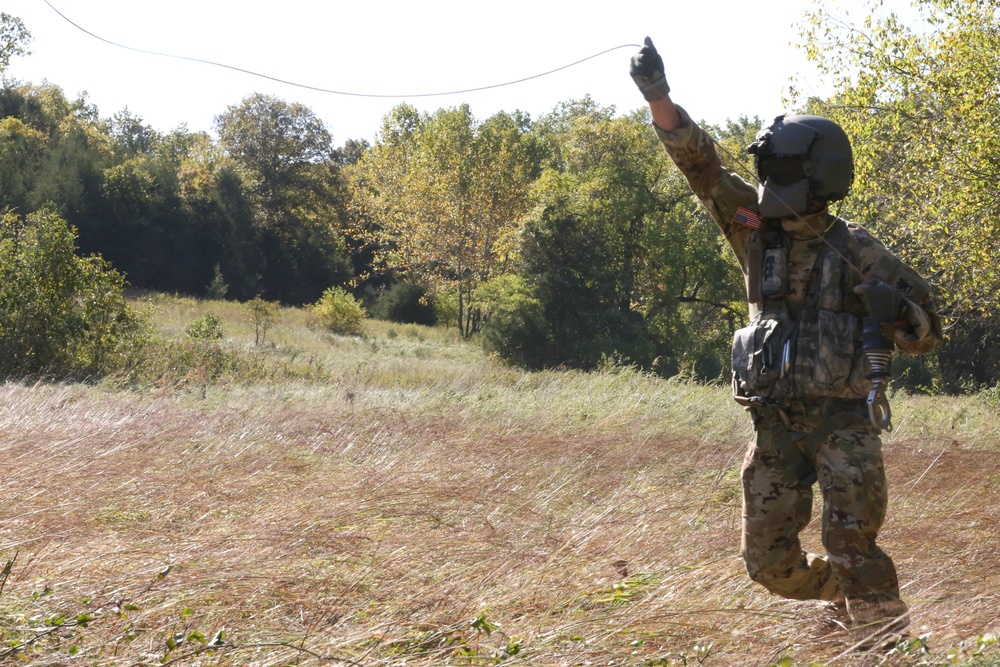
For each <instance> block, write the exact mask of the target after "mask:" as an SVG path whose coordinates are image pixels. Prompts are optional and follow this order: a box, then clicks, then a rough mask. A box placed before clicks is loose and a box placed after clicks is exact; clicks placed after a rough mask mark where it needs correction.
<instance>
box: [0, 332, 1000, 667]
mask: <svg viewBox="0 0 1000 667" xmlns="http://www.w3.org/2000/svg"><path fill="white" fill-rule="evenodd" d="M372 326H373V327H375V329H373V333H370V334H369V335H368V336H367V337H366V338H362V339H332V340H331V341H329V342H328V346H329V349H328V350H327V354H329V355H330V358H329V359H327V360H326V361H325V363H326V364H327V366H328V368H329V369H330V373H331V377H332V378H333V379H332V380H331V381H329V382H323V383H319V382H307V381H302V382H297V383H296V382H290V381H283V382H280V383H270V384H265V383H260V384H253V385H249V386H243V385H240V384H238V383H232V384H228V385H223V386H214V385H213V386H210V387H209V388H208V390H207V391H206V392H204V394H202V392H201V391H194V390H192V389H191V388H189V387H183V386H169V387H166V388H164V387H162V386H161V387H159V388H157V389H155V390H152V391H129V392H113V391H109V390H106V389H101V388H95V387H88V386H82V385H55V386H53V385H39V386H34V387H26V386H21V385H18V384H8V385H5V386H2V387H0V408H2V410H0V461H2V466H3V477H2V481H0V522H2V523H0V565H2V564H3V563H4V562H7V561H10V560H11V559H14V558H15V555H16V561H15V562H14V563H13V565H12V566H11V568H10V574H9V576H8V577H6V578H3V577H0V583H2V584H3V588H2V591H0V636H2V641H3V642H4V645H3V646H2V647H0V662H2V661H3V659H4V658H10V659H17V660H23V661H29V662H35V663H37V664H57V663H60V664H62V663H65V664H69V663H70V662H73V663H77V662H79V663H80V664H83V663H87V664H95V665H106V664H139V663H150V664H153V663H156V664H158V663H160V662H161V661H164V660H165V661H167V662H172V663H173V664H178V663H179V664H189V665H199V664H220V665H225V664H252V665H287V664H293V663H294V664H360V665H372V666H374V665H397V664H404V663H405V664H409V665H431V664H444V663H450V664H490V663H491V662H492V661H503V662H504V664H525V665H529V664H530V665H584V664H594V665H597V664H601V665H609V664H614V665H626V664H627V665H658V664H662V665H667V664H676V665H681V664H691V665H694V664H704V665H771V664H777V662H778V661H779V660H780V659H781V658H782V657H790V658H792V659H793V660H794V662H795V664H810V663H811V662H815V663H817V664H823V665H876V664H883V663H887V664H961V662H962V661H967V660H968V659H970V656H971V655H972V652H973V651H974V649H975V648H976V641H977V638H979V637H981V636H983V635H984V634H986V633H988V632H991V631H992V632H995V631H997V630H998V629H1000V604H998V600H1000V594H998V589H1000V577H998V575H997V573H996V565H997V562H998V561H997V549H998V548H1000V547H998V543H997V528H996V527H997V524H998V513H1000V510H998V508H997V504H996V503H995V502H994V500H993V499H994V498H995V496H996V492H997V489H998V487H1000V472H998V467H997V464H996V451H997V448H996V445H995V442H993V440H992V438H991V433H992V429H991V427H992V426H995V416H993V415H991V414H990V413H989V411H988V410H984V409H982V408H981V406H979V405H978V404H977V403H976V401H975V399H974V398H964V399H940V400H936V401H935V400H931V399H926V398H923V399H918V398H907V399H904V398H901V397H897V400H896V404H897V423H898V424H899V428H898V429H897V435H896V436H895V437H890V438H888V439H887V442H886V457H887V461H888V469H889V474H890V482H891V484H892V499H891V508H890V516H889V519H888V523H887V527H886V530H885V532H884V537H883V546H884V547H885V548H886V550H887V551H889V552H890V553H891V554H893V556H894V558H895V560H896V563H897V566H898V568H899V570H900V574H901V578H902V580H903V582H904V584H905V588H904V592H905V594H906V597H907V598H908V599H909V600H910V601H911V603H912V606H913V616H914V626H915V627H914V629H915V630H916V632H917V633H927V634H929V639H928V640H927V646H928V647H929V649H928V650H929V652H921V650H920V648H919V647H914V648H913V649H912V650H911V651H910V652H908V653H904V654H902V655H894V656H881V655H879V656H872V655H858V654H855V653H853V652H850V651H846V652H845V650H846V649H847V648H848V646H849V645H848V644H847V642H846V640H845V638H844V637H842V636H839V635H838V634H837V633H836V632H833V633H830V632H828V631H824V623H825V616H824V611H823V609H822V608H821V607H820V606H818V605H815V604H811V603H802V602H791V601H786V600H782V599H779V598H776V597H774V596H771V595H769V594H767V593H766V592H764V591H763V590H762V589H760V588H759V587H757V586H755V585H753V584H751V583H750V582H749V581H748V580H747V578H746V576H745V575H744V573H743V568H742V564H741V562H740V559H739V554H738V546H739V545H738V542H739V535H738V532H739V513H740V511H739V491H738V484H739V483H738V479H737V469H738V465H739V461H740V457H741V455H742V448H743V446H744V443H745V442H746V440H747V438H748V436H749V430H748V428H747V426H746V424H745V421H744V417H743V415H742V414H741V413H740V412H739V411H738V410H737V409H736V408H735V407H734V406H732V405H730V403H729V401H728V398H727V396H726V392H725V391H724V390H721V389H712V388H704V387H697V386H694V385H688V384H685V383H675V382H665V381H662V380H656V379H653V378H646V377H643V376H641V375H639V374H636V373H633V372H631V371H628V370H625V371H621V370H617V371H615V370H612V371H607V372H604V373H596V374H590V375H586V374H580V373H538V374H522V373H519V372H515V371H512V370H510V369H504V368H501V367H498V366H496V365H494V364H493V363H491V362H490V361H489V360H486V359H484V358H482V357H481V355H479V354H478V353H476V352H475V350H474V349H470V348H468V347H467V346H460V344H458V343H450V342H447V341H441V340H439V341H437V342H435V341H434V340H432V339H433V336H434V335H435V334H434V333H433V332H428V333H427V334H426V335H427V336H428V338H427V339H426V340H425V341H423V342H419V341H416V340H415V339H411V338H408V337H407V336H405V335H399V334H398V333H397V334H395V335H394V336H389V335H387V333H386V332H387V330H386V329H385V328H384V327H382V328H378V327H376V325H372ZM284 335H291V334H290V333H289V332H287V331H286V332H284ZM302 335H303V336H314V334H306V333H303V334H302ZM298 344H300V345H303V346H305V345H312V344H313V343H308V344H307V343H302V342H301V341H299V343H298ZM420 345H422V346H424V348H423V349H424V352H423V353H421V354H416V353H414V351H413V350H414V349H415V348H414V346H420ZM455 346H459V348H460V349H453V348H454V347H455ZM375 348H377V349H375ZM425 364H426V365H425ZM359 369H360V370H359ZM203 395H204V398H203V397H202V396H203ZM961 410H964V411H965V413H966V414H965V416H964V417H963V418H962V419H960V420H957V421H956V420H955V419H953V417H954V415H955V414H956V413H957V412H959V411H961ZM935 415H937V416H936V417H935ZM991 420H992V421H991ZM984 422H989V423H984ZM814 532H815V531H813V532H811V533H810V535H809V538H808V539H809V540H811V542H812V545H813V546H814V547H815V546H816V545H815V542H817V541H818V537H817V536H816V535H815V534H813V533H814ZM168 568H170V569H169V571H168V572H167V571H166V570H167V569H168ZM79 614H86V615H88V616H92V617H93V618H92V620H89V621H88V620H87V618H86V617H81V618H80V619H79V620H80V621H82V622H85V623H86V627H84V626H83V625H78V615H79ZM59 618H62V619H63V621H62V625H61V626H59V627H58V628H57V622H58V619H59ZM476 619H479V620H478V622H477V621H476ZM223 629H224V632H225V634H224V636H223V637H222V640H223V641H224V643H222V644H220V645H219V646H218V647H216V648H215V649H213V650H206V649H205V647H203V645H202V643H201V642H202V641H205V642H207V641H210V640H211V639H212V637H213V636H214V635H215V634H216V633H217V632H218V631H220V630H223ZM175 635H176V636H178V637H181V638H185V639H186V641H184V642H183V643H181V644H180V645H178V646H176V647H175V648H173V649H172V650H171V649H168V646H167V641H168V638H171V637H174V636H175ZM508 648H509V649H514V650H517V652H516V654H515V655H513V656H509V655H508V654H505V653H504V649H508ZM949 650H954V651H955V652H956V655H957V656H958V657H957V659H956V661H955V662H948V660H949V658H948V657H947V655H946V654H947V652H948V651H949ZM920 661H923V662H920ZM970 664H971V663H970ZM981 664H987V663H981ZM988 664H997V663H996V662H990V663H988Z"/></svg>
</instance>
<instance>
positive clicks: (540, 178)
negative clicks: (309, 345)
mask: <svg viewBox="0 0 1000 667" xmlns="http://www.w3.org/2000/svg"><path fill="white" fill-rule="evenodd" d="M918 5H919V6H920V7H921V8H922V10H923V11H924V18H925V22H924V23H923V24H922V26H921V29H920V30H919V31H911V30H908V29H906V28H905V27H904V26H902V25H901V24H900V23H899V22H898V21H897V20H896V19H895V17H893V16H892V15H889V16H888V17H887V18H873V19H871V21H870V22H869V23H868V24H866V26H864V27H860V28H859V27H856V26H843V25H842V24H838V23H837V22H835V21H832V20H831V19H830V17H829V16H827V15H825V14H824V12H823V10H817V11H816V12H815V13H814V14H813V15H812V16H811V17H810V20H808V21H807V22H805V23H804V25H803V28H802V40H803V48H804V49H805V50H806V53H807V55H809V57H811V58H812V59H813V60H814V61H816V62H817V63H818V64H819V65H820V67H821V70H822V71H824V72H825V73H826V75H828V76H830V77H834V78H835V79H836V78H837V77H841V78H839V79H837V89H838V93H837V94H836V95H835V96H834V97H832V98H831V99H824V100H820V99H813V100H809V102H808V103H807V105H806V106H805V108H804V109H803V111H810V112H817V113H822V114H824V115H828V116H830V117H833V118H834V119H836V120H838V122H840V123H841V124H842V125H844V127H845V128H846V129H847V130H848V133H849V134H850V136H851V137H852V139H853V143H854V145H855V150H856V159H857V171H858V178H857V181H856V184H855V186H854V192H853V194H852V196H851V197H849V198H848V199H847V200H846V201H845V202H844V204H843V205H842V206H841V208H840V210H838V211H837V212H838V213H839V214H840V215H841V216H843V217H846V218H848V219H852V220H855V221H858V222H860V223H862V224H864V225H866V226H868V227H869V228H871V229H872V231H873V232H874V233H875V234H876V235H878V236H880V237H882V238H884V239H886V240H887V241H888V242H889V245H890V246H891V247H892V248H893V249H894V250H895V251H896V252H897V253H899V254H900V255H901V256H902V257H903V258H904V259H905V260H906V261H908V262H909V263H910V264H912V265H914V266H915V267H916V268H917V269H918V270H919V271H921V272H923V273H924V274H925V275H927V277H929V278H930V279H931V280H932V281H933V282H934V283H935V285H936V286H937V287H938V290H939V294H938V301H939V304H940V310H941V311H942V313H943V314H944V315H945V317H946V319H947V321H948V323H949V330H948V334H949V335H948V340H947V342H946V344H945V346H944V347H943V348H942V350H941V352H940V354H939V355H938V357H937V358H936V359H931V360H930V361H929V362H925V361H913V360H903V361H902V362H901V363H900V364H899V368H900V369H901V372H902V373H903V375H904V378H903V381H904V382H906V383H907V384H908V385H909V386H911V387H918V388H926V389H933V390H942V389H944V390H958V389H963V388H970V387H978V386H985V385H993V384H996V382H997V380H998V378H1000V355H998V354H997V352H1000V349H998V348H1000V339H998V335H1000V320H998V316H1000V309H998V307H997V306H998V297H997V294H998V293H1000V289H998V288H1000V285H998V284H997V282H998V281H1000V273H998V272H997V270H996V267H995V266H994V264H993V262H992V258H993V257H994V256H995V254H994V253H993V250H994V246H995V244H996V243H997V240H996V239H997V233H996V231H995V227H996V224H997V223H996V220H997V215H996V213H997V207H998V205H1000V198H998V196H997V192H998V191H1000V189H998V188H997V184H998V178H997V176H998V169H997V165H998V164H1000V145H998V143H997V138H996V133H995V131H994V128H993V125H992V124H991V119H993V118H996V117H997V115H998V113H997V112H998V108H1000V104H998V100H997V94H998V93H997V91H998V90H1000V86H998V83H1000V82H998V77H1000V72H998V68H997V67H996V64H995V62H990V59H991V58H994V59H995V55H991V54H995V53H997V52H998V48H997V47H998V46H1000V43H998V38H997V30H998V28H997V26H998V25H1000V21H998V20H997V19H998V18H1000V17H998V5H997V2H996V1H994V2H982V1H977V0H921V1H920V2H919V3H918ZM4 25H5V28H4V30H3V32H2V33H0V37H2V40H0V41H4V42H5V44H0V55H2V56H3V60H0V63H2V64H3V65H4V66H5V65H6V62H7V59H9V57H10V56H12V55H18V54H19V53H22V52H23V50H24V49H23V46H24V45H25V44H26V41H27V31H26V30H24V27H23V26H20V23H19V22H17V21H16V19H14V18H12V17H8V16H4ZM831 43H833V44H835V45H836V47H837V48H830V44H831ZM845 72H846V73H848V74H842V73H845ZM763 124H764V123H763V122H762V120H761V119H759V118H745V117H741V118H738V119H736V120H732V121H730V122H728V123H726V124H725V126H724V127H715V128H711V129H712V132H713V134H714V136H715V137H716V139H717V140H718V142H719V145H720V148H721V152H722V153H723V154H724V155H725V156H727V157H726V158H724V159H725V160H726V161H727V162H728V163H729V166H730V167H731V168H734V169H736V170H737V171H740V172H741V173H743V175H744V176H745V177H747V178H750V177H751V176H752V175H751V173H750V171H749V169H748V166H749V162H748V161H746V160H744V159H743V156H745V147H746V146H747V145H748V144H749V143H750V141H751V140H752V138H753V136H754V134H755V133H756V131H757V130H758V129H759V128H760V127H761V126H762V125H763ZM213 129H214V132H215V133H214V136H213V135H209V134H208V133H206V132H191V131H188V130H187V129H186V128H184V127H181V128H178V129H175V130H172V131H170V132H168V133H161V132H158V131H156V130H154V129H153V128H151V127H150V126H148V125H147V124H145V123H144V122H143V121H142V119H141V118H138V117H136V116H135V115H133V114H131V113H130V112H129V111H128V110H127V109H126V110H123V111H121V112H119V113H116V114H114V115H113V116H111V117H110V118H105V117H102V116H101V114H100V113H99V112H98V110H97V109H96V108H95V107H94V106H93V105H92V104H90V103H88V101H87V100H86V99H85V98H81V99H77V100H69V99H67V98H66V97H65V95H64V94H63V92H62V91H61V90H60V89H59V88H58V87H57V86H55V85H52V84H40V85H36V84H30V83H23V82H14V81H6V80H5V81H4V86H3V89H2V90H0V183H2V190H0V208H2V209H4V210H7V211H12V212H15V213H16V214H18V215H21V216H26V215H28V214H31V213H33V212H37V211H41V210H43V209H44V210H48V211H52V212H54V213H55V214H57V215H59V216H60V217H62V218H63V219H64V220H66V221H67V222H68V224H69V225H71V226H72V228H74V229H75V230H76V233H77V243H78V246H79V251H80V253H81V254H96V255H99V256H100V257H102V258H104V260H106V261H107V262H108V263H109V264H110V265H111V266H113V267H114V268H115V269H116V270H117V271H119V272H121V274H123V275H124V276H125V277H126V279H127V280H128V282H129V283H130V284H131V285H133V286H137V287H142V288H147V289H152V290H161V291H168V292H179V293H184V294H191V295H197V296H211V297H216V298H218V297H225V298H229V299H236V300H250V299H252V298H255V297H261V298H264V299H267V300H273V301H280V302H282V303H285V304H289V305H301V304H308V303H313V302H315V301H316V300H317V299H319V298H320V297H321V296H322V295H323V294H324V293H326V292H327V290H329V289H330V288H334V287H336V288H343V289H346V290H348V291H349V292H351V293H352V294H353V295H354V296H355V297H356V298H357V299H359V300H360V301H362V302H363V303H364V304H365V306H366V307H367V308H368V310H369V312H370V313H371V314H374V315H377V316H383V317H387V318H391V319H398V320H400V321H415V322H422V323H433V322H435V321H439V322H447V323H448V324H449V326H455V327H457V328H458V329H459V330H460V331H461V333H462V335H463V336H465V337H467V338H471V337H473V336H476V337H480V338H481V339H482V341H483V343H484V344H485V345H486V346H487V347H488V348H489V349H490V350H491V351H493V352H495V353H496V354H497V355H499V356H500V357H501V358H503V359H505V360H507V361H510V362H512V363H517V364H520V365H523V366H526V367H530V368H544V367H555V366H568V367H578V368H594V367H597V366H600V365H601V364H606V363H628V364H635V365H638V366H640V367H643V368H646V369H650V370H653V371H655V372H657V373H660V374H662V375H664V376H671V375H675V374H678V373H683V374H686V375H690V376H693V377H697V378H701V379H725V377H726V376H727V374H728V372H729V349H728V348H729V343H730V341H731V335H732V332H733V331H734V329H735V328H737V327H738V326H740V324H741V322H742V321H743V320H744V319H745V318H746V310H745V304H744V297H743V294H742V291H743V289H742V278H741V276H740V274H739V271H738V269H737V267H736V265H735V263H734V261H733V258H732V257H731V255H730V252H729V250H728V248H727V247H726V246H725V244H724V242H723V241H722V239H721V238H720V236H719V234H718V232H717V230H716V228H715V227H714V224H713V223H712V222H711V220H710V219H709V218H708V217H707V215H705V214H704V212H703V211H702V210H701V207H700V205H699V203H698V202H697V201H696V200H694V198H693V197H692V196H691V195H690V193H689V191H688V188H687V185H686V183H685V182H684V180H683V178H682V177H681V176H680V174H679V173H678V171H677V170H676V168H675V167H674V166H673V164H672V163H671V162H670V161H669V159H668V158H667V156H666V155H665V153H664V151H663V150H662V148H661V147H660V146H659V144H658V142H657V141H656V138H655V135H654V134H653V132H652V131H651V129H650V127H649V118H648V114H647V112H646V111H645V110H638V111H634V112H631V113H627V114H625V115H621V114H619V113H617V111H616V110H615V109H614V108H610V107H603V106H601V105H600V104H598V103H597V102H595V101H594V100H592V99H590V98H587V97H584V98H582V99H579V100H571V101H567V102H565V103H563V104H560V105H559V106H557V107H556V108H555V109H553V110H552V111H551V112H549V113H547V114H543V115H541V116H540V117H538V118H534V119H533V118H530V117H529V116H528V115H526V114H523V113H521V112H518V111H514V112H501V113H497V114H495V115H493V116H491V117H489V118H486V119H478V118H476V117H475V116H474V114H473V113H472V110H471V109H470V107H469V106H468V105H460V106H457V107H453V108H443V109H439V110H437V111H436V112H433V113H425V112H420V111H418V110H417V109H416V108H414V107H412V106H410V105H407V104H401V105H398V106H397V107H395V108H394V109H393V110H392V111H391V112H390V113H389V114H388V115H387V116H386V117H385V118H384V119H383V121H382V126H381V129H380V132H379V133H378V135H377V138H376V139H375V142H374V144H373V145H369V144H368V142H367V141H363V140H362V141H347V142H346V143H345V144H344V145H342V146H340V147H334V146H333V144H332V140H331V134H330V131H329V129H328V128H326V127H325V126H324V124H323V123H322V122H321V121H320V120H319V119H318V118H317V117H316V116H315V114H314V113H313V112H312V111H311V110H310V109H308V108H306V107H304V106H302V105H299V104H296V103H292V102H288V101H285V100H282V99H280V98H276V97H273V96H266V95H253V96H250V97H248V98H247V99H244V100H242V101H241V102H239V103H237V104H234V105H232V106H230V107H229V108H228V109H226V110H224V111H223V112H222V113H221V114H220V115H219V116H217V117H216V119H215V126H214V128H213Z"/></svg>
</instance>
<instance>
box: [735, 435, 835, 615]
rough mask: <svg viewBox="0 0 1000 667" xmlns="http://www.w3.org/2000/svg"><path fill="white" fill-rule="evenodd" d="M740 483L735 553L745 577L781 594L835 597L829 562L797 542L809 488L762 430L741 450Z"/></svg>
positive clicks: (802, 597)
mask: <svg viewBox="0 0 1000 667" xmlns="http://www.w3.org/2000/svg"><path fill="white" fill-rule="evenodd" d="M742 481H743V538H742V548H741V552H742V554H743V560H744V562H745V563H746V568H747V573H748V574H749V575H750V578H751V579H753V580H754V581H756V582H758V583H760V584H762V585H763V586H764V587H765V588H767V589H768V590H769V591H771V592H772V593H775V594H777V595H781V596H783V597H787V598H793V599H796V600H814V599H815V600H833V599H835V598H837V597H838V595H837V593H838V592H837V581H836V579H835V578H834V577H833V576H832V571H831V568H830V565H829V563H827V561H826V559H825V558H823V557H821V556H816V555H813V554H807V553H805V552H804V551H803V550H802V545H801V543H800V541H799V533H800V532H801V531H802V529H803V528H805V526H806V524H807V523H809V519H810V515H811V512H812V489H811V488H803V487H801V486H800V485H799V484H798V477H797V475H796V474H795V472H794V471H793V470H791V469H790V467H789V466H788V465H787V463H786V462H785V460H784V457H783V456H781V453H780V451H778V448H777V445H776V443H775V442H774V438H773V436H772V434H771V432H770V431H768V430H767V429H760V430H758V431H757V436H756V439H755V441H754V442H753V443H752V444H751V445H750V448H749V449H748V450H747V454H746V457H745V458H744V460H743V471H742Z"/></svg>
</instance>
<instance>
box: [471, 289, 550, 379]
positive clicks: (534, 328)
mask: <svg viewBox="0 0 1000 667" xmlns="http://www.w3.org/2000/svg"><path fill="white" fill-rule="evenodd" d="M476 305H477V306H478V307H479V308H480V309H481V310H482V311H483V316H484V323H483V328H482V334H483V347H484V348H485V349H486V350H487V351H488V352H494V353H496V354H497V355H498V356H499V357H500V358H501V359H503V360H504V361H506V362H508V363H512V364H516V365H518V366H524V367H526V368H534V369H538V368H541V367H542V366H543V365H544V362H545V355H546V347H547V343H548V335H547V331H546V328H547V327H546V322H545V312H544V309H543V308H542V304H541V302H540V301H539V300H538V299H535V298H534V297H532V296H531V293H530V292H529V290H528V288H527V286H526V285H525V283H524V280H522V279H521V278H519V277H518V276H513V275H506V276H500V277H498V278H494V279H493V280H491V281H489V282H487V283H484V284H483V285H481V286H480V288H479V289H478V290H477V291H476Z"/></svg>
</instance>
